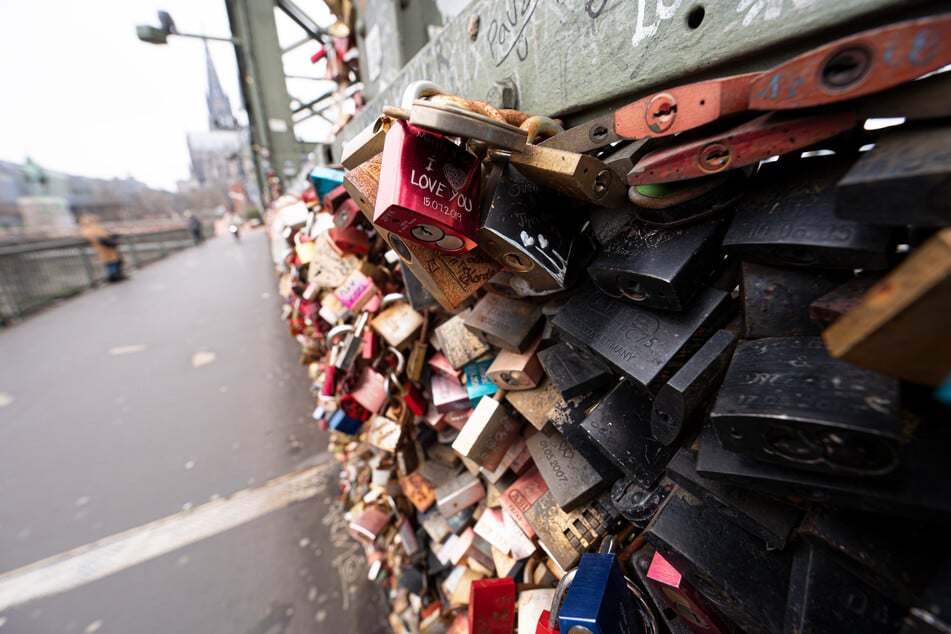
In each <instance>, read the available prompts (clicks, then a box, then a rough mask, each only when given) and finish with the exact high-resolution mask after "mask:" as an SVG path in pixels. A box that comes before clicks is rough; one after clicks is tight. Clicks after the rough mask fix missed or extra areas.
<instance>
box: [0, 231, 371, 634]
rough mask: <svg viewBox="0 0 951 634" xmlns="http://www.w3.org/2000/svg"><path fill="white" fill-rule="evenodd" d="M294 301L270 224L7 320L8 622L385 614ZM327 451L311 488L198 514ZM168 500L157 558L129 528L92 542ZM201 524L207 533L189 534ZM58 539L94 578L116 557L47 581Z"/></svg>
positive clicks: (2, 570)
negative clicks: (346, 512) (295, 332)
mask: <svg viewBox="0 0 951 634" xmlns="http://www.w3.org/2000/svg"><path fill="white" fill-rule="evenodd" d="M279 312H280V297H279V296H278V295H277V292H276V279H275V277H274V274H273V270H272V266H271V263H270V256H269V253H268V247H267V241H266V237H265V234H264V233H263V232H257V233H245V234H244V235H242V240H241V243H240V244H238V243H235V242H234V240H233V239H232V238H231V237H230V236H224V237H220V238H215V239H212V240H210V241H208V242H206V243H205V244H203V245H201V246H198V247H195V248H192V249H188V250H186V251H184V252H181V253H179V254H176V255H173V256H170V257H169V258H167V259H165V260H163V261H161V262H158V263H155V264H153V265H151V266H149V267H147V268H145V269H143V270H140V271H134V272H133V273H132V276H131V279H129V280H127V281H124V282H121V283H118V284H115V285H110V286H105V287H102V288H99V289H95V290H92V291H89V292H87V293H84V294H83V295H80V296H78V297H75V298H73V299H69V300H67V301H64V302H63V303H61V304H59V305H58V306H55V307H53V308H50V309H48V310H46V311H44V312H42V313H40V314H38V315H35V316H32V317H30V318H28V319H27V320H25V321H24V322H22V323H19V324H16V325H14V326H12V327H10V328H5V329H3V330H0V634H6V632H15V633H18V634H19V633H43V634H53V633H58V632H80V633H84V634H93V633H94V632H103V633H107V632H129V633H132V632H135V633H152V632H155V633H158V632H162V633H168V632H189V633H196V634H197V633H204V632H208V633H212V632H214V633H218V632H228V633H231V632H234V633H242V634H244V633H246V634H284V633H287V634H290V633H297V632H335V633H337V632H339V633H348V632H354V633H356V632H360V633H373V632H388V631H389V628H388V627H387V626H386V615H387V612H388V610H387V607H386V602H385V596H384V594H383V591H382V590H381V589H380V588H379V587H378V586H376V585H374V584H372V583H370V582H368V581H367V580H366V559H365V556H364V554H363V551H362V549H361V548H360V547H359V546H358V545H357V544H356V542H354V541H353V540H351V539H350V538H349V537H347V538H342V533H343V531H344V527H345V521H344V519H343V517H342V514H341V512H340V509H339V508H338V507H337V506H336V505H335V504H334V498H335V496H336V492H337V484H336V477H337V476H336V471H335V469H334V467H333V464H332V457H331V456H329V455H328V454H327V453H326V449H327V435H326V433H325V432H321V431H320V430H319V429H318V428H317V426H316V424H315V423H314V421H313V420H312V419H311V418H310V412H311V410H312V409H313V406H314V400H313V398H312V397H311V396H310V394H309V392H308V384H309V382H308V379H307V373H306V369H305V368H303V367H301V366H300V365H298V363H297V358H298V355H299V347H298V346H297V345H296V344H295V342H294V341H293V339H291V338H290V337H289V336H288V333H287V329H286V326H285V324H284V322H283V321H281V320H280V318H279ZM314 466H320V467H321V468H320V469H319V470H318V471H317V472H318V473H319V476H317V478H318V480H319V482H318V484H317V485H316V486H315V487H313V490H312V491H311V492H310V493H308V494H307V495H308V496H309V497H308V498H307V499H303V500H302V501H296V502H291V503H286V504H285V503H283V502H275V503H274V504H276V505H277V506H276V510H273V509H272V510H268V511H263V510H261V511H252V512H251V516H252V517H253V518H252V519H249V520H247V521H245V520H238V521H240V523H239V524H238V525H236V526H233V527H231V526H230V525H228V524H227V521H224V520H222V521H223V522H224V523H223V524H222V526H224V528H221V529H220V530H219V528H217V527H218V524H216V523H214V522H212V524H213V525H209V524H208V522H207V521H205V520H201V521H200V522H198V523H199V524H201V523H202V522H204V524H203V525H201V526H195V523H196V522H195V521H192V522H191V524H189V521H190V520H189V518H190V517H191V516H190V514H191V513H193V512H195V510H197V509H202V508H203V505H207V504H209V503H210V504H211V506H215V505H216V504H220V505H222V511H221V513H218V515H217V516H216V517H228V513H230V510H229V509H231V507H230V506H229V505H228V504H229V502H228V501H229V500H230V499H231V496H233V495H234V494H235V493H238V492H242V491H244V490H246V489H254V488H256V487H262V485H265V484H266V483H268V482H269V481H272V480H274V479H275V478H279V477H281V476H285V475H287V474H294V473H296V472H298V471H300V470H302V469H307V468H310V467H314ZM238 497H240V496H238ZM269 508H270V507H269ZM255 513H257V515H255ZM163 518H164V519H165V520H166V521H172V522H173V526H172V528H171V529H170V530H171V533H172V534H173V535H176V536H180V539H178V540H177V541H176V539H175V538H173V539H172V540H171V541H170V542H169V543H168V544H165V543H164V542H163V547H164V551H162V552H164V553H165V554H161V555H159V556H155V557H153V558H149V559H148V560H146V561H144V562H141V563H140V562H138V561H137V560H136V557H135V555H134V554H130V553H129V552H127V551H129V550H133V549H132V547H131V546H130V547H129V548H127V549H126V552H125V553H124V554H123V553H122V552H121V549H115V548H113V549H112V550H109V553H111V554H108V553H105V552H101V553H100V552H99V551H98V550H96V549H93V552H87V551H88V550H89V549H88V548H84V546H85V545H88V544H92V543H98V542H102V541H103V540H105V541H106V542H109V541H110V540H113V539H116V538H115V536H116V535H120V538H119V540H120V541H122V540H126V539H138V540H140V541H139V542H135V543H138V544H140V545H141V544H142V543H146V544H148V539H149V538H150V537H149V536H150V535H152V534H153V533H152V532H149V531H150V530H151V529H148V528H146V529H142V528H137V527H142V526H143V525H146V524H149V523H151V522H156V521H159V520H163ZM169 518H170V519H169ZM193 519H195V518H193ZM176 522H181V527H182V528H181V529H180V530H179V528H178V526H179V524H178V523H176ZM232 523H234V522H232ZM126 532H128V534H129V536H128V538H126V537H124V536H123V535H125V534H126ZM167 532H169V531H166V533H167ZM199 533H201V534H202V535H205V534H206V533H207V534H210V535H211V536H204V537H201V538H196V537H192V538H188V537H187V536H188V535H197V534H199ZM141 540H145V541H144V542H143V541H141ZM179 542H180V543H179ZM132 543H133V542H129V544H132ZM77 549H78V550H77ZM137 549H138V551H139V552H140V553H141V551H142V549H141V548H140V547H137ZM100 550H103V549H100ZM61 553H66V554H65V555H61V557H60V559H59V560H60V561H62V560H66V563H67V564H68V563H69V561H70V559H71V558H72V557H75V555H76V553H85V555H84V557H85V559H83V560H82V562H81V565H80V562H74V563H76V565H75V566H74V568H76V569H79V568H83V570H84V571H85V573H84V574H85V575H86V577H89V576H90V575H89V574H88V571H89V569H90V568H96V567H100V568H101V569H102V570H105V569H106V567H108V566H112V567H113V568H114V569H115V571H113V572H110V573H108V574H107V573H101V577H102V578H101V579H98V580H92V581H83V578H85V577H83V576H82V575H77V576H76V577H75V579H76V581H75V582H73V581H69V580H67V581H66V582H64V583H66V584H67V585H69V584H72V587H70V588H68V589H66V590H65V591H62V592H58V593H56V594H50V593H45V594H44V592H43V591H42V590H41V586H40V585H39V584H37V583H35V581H34V580H35V578H36V576H35V575H34V576H29V575H26V574H25V570H31V569H35V568H36V567H37V566H39V567H40V568H42V567H43V564H42V563H41V564H37V563H36V562H40V561H42V560H46V559H48V558H50V557H54V556H57V555H60V554H61ZM24 567H32V568H26V569H24ZM113 568H109V569H110V570H112V569H113ZM58 570H59V569H58V568H57V569H54V572H55V571H58ZM40 572H41V573H42V570H41V571H40ZM50 574H52V573H50ZM54 576H55V575H54ZM92 576H95V575H92ZM69 579H73V577H72V576H71V577H69ZM60 581H61V582H62V576H60ZM4 597H6V605H7V606H8V607H3V606H4V605H5V604H4V600H5V599H4ZM10 597H14V598H13V599H10Z"/></svg>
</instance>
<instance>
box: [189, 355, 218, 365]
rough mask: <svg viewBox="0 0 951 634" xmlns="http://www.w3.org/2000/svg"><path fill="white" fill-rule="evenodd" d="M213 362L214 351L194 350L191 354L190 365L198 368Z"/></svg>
mask: <svg viewBox="0 0 951 634" xmlns="http://www.w3.org/2000/svg"><path fill="white" fill-rule="evenodd" d="M214 362H215V353H214V352H196V353H195V354H193V355H192V367H193V368H200V367H201V366H203V365H208V364H209V363H214Z"/></svg>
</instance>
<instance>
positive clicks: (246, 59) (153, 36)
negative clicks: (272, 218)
mask: <svg viewBox="0 0 951 634" xmlns="http://www.w3.org/2000/svg"><path fill="white" fill-rule="evenodd" d="M158 18H159V26H151V25H146V24H139V25H137V26H136V27H135V34H136V36H137V37H138V38H139V39H140V40H142V41H143V42H147V43H149V44H168V36H169V35H175V36H177V37H190V38H196V39H200V40H205V41H212V42H227V43H229V44H231V45H232V46H233V47H234V51H235V56H236V57H237V59H238V62H239V67H240V68H241V69H242V72H241V74H242V78H241V79H242V81H241V94H242V100H243V101H244V108H245V110H246V111H247V113H248V123H249V125H250V130H251V148H252V149H251V156H252V159H253V161H254V171H255V176H256V180H257V184H258V192H259V195H260V196H261V197H262V201H261V202H262V203H267V202H270V200H269V198H270V196H269V195H268V192H270V191H271V189H270V187H269V184H268V175H267V165H266V164H265V160H262V159H267V158H268V157H269V156H270V151H269V149H268V148H269V147H270V146H271V144H270V138H269V134H268V126H267V125H266V124H265V120H266V116H265V113H264V108H263V106H262V103H261V95H260V93H259V88H258V84H257V82H255V81H254V80H253V77H254V62H253V59H252V56H251V55H250V54H249V52H248V50H247V47H246V46H245V45H244V43H243V42H242V41H241V40H240V39H238V38H234V37H216V36H212V35H203V34H198V33H182V32H181V31H179V30H178V28H177V27H176V26H175V21H174V20H172V16H171V15H169V14H168V12H167V11H159V12H158ZM245 73H247V75H248V77H245V76H244V75H245ZM261 207H262V211H263V209H264V204H262V205H261Z"/></svg>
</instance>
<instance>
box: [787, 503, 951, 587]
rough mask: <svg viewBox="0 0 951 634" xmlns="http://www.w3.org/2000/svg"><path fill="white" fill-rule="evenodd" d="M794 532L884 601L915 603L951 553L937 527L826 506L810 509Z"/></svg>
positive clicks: (930, 523)
mask: <svg viewBox="0 0 951 634" xmlns="http://www.w3.org/2000/svg"><path fill="white" fill-rule="evenodd" d="M797 533H798V534H799V535H800V537H801V538H802V542H804V543H806V544H810V545H813V546H815V547H816V548H817V549H819V551H818V552H816V553H815V555H816V556H817V557H820V558H824V559H825V558H828V559H835V560H836V561H837V562H838V563H839V565H840V566H841V567H843V568H845V569H847V570H848V574H849V575H850V576H853V577H855V578H857V579H859V580H861V583H863V584H867V585H869V586H871V587H872V588H874V589H875V591H876V592H878V593H880V594H881V595H882V598H883V603H885V602H894V603H898V604H901V605H905V606H910V605H913V604H914V603H915V600H916V599H917V598H918V597H920V596H921V595H922V593H923V592H924V591H925V590H926V588H927V586H928V582H929V581H930V580H931V579H933V578H934V576H935V575H936V574H938V573H939V572H940V569H941V565H942V563H943V562H945V561H946V560H947V558H948V556H949V554H951V550H949V548H948V543H947V538H946V529H945V528H944V527H943V526H941V525H939V524H935V523H932V522H927V521H925V522H915V521H912V520H909V518H905V517H884V516H881V515H877V514H872V513H861V512H856V511H844V510H841V509H835V508H830V507H827V506H816V507H814V508H812V509H810V510H809V512H808V513H807V514H806V516H805V518H804V519H803V521H802V523H801V525H800V527H799V529H798V530H797ZM899 534H900V535H901V536H902V539H900V540H896V539H895V535H899ZM833 553H834V555H833ZM790 592H791V590H790Z"/></svg>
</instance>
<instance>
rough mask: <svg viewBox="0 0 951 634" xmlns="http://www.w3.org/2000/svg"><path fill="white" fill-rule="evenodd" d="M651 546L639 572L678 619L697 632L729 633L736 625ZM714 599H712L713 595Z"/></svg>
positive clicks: (647, 584)
mask: <svg viewBox="0 0 951 634" xmlns="http://www.w3.org/2000/svg"><path fill="white" fill-rule="evenodd" d="M648 548H650V552H651V557H650V559H648V560H647V562H646V563H647V567H646V568H645V569H644V570H643V573H642V575H639V576H641V577H643V579H644V580H645V584H644V585H645V586H647V587H648V588H651V589H653V590H655V591H656V592H658V593H660V595H661V596H662V597H663V599H662V600H663V601H665V602H666V604H667V605H669V606H670V608H672V610H673V611H674V612H675V614H676V615H677V617H679V619H678V620H679V621H680V622H681V623H683V624H685V625H686V627H688V628H689V629H690V630H691V631H693V632H696V633H697V634H707V633H709V634H732V633H733V632H736V626H735V625H733V624H732V623H730V621H729V620H727V618H726V617H724V616H723V615H722V614H720V612H719V611H718V610H717V609H716V608H715V607H714V606H713V605H711V600H710V599H707V598H706V597H704V596H703V595H701V594H700V593H699V592H697V590H696V589H694V587H693V586H692V585H690V583H689V582H688V581H687V580H685V579H684V578H683V575H682V574H680V572H678V571H677V569H676V568H674V567H673V566H672V565H671V564H670V562H668V561H667V560H666V559H664V556H663V555H661V554H660V553H659V552H657V551H655V550H654V549H653V548H652V547H649V546H648ZM713 600H715V599H713Z"/></svg>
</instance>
